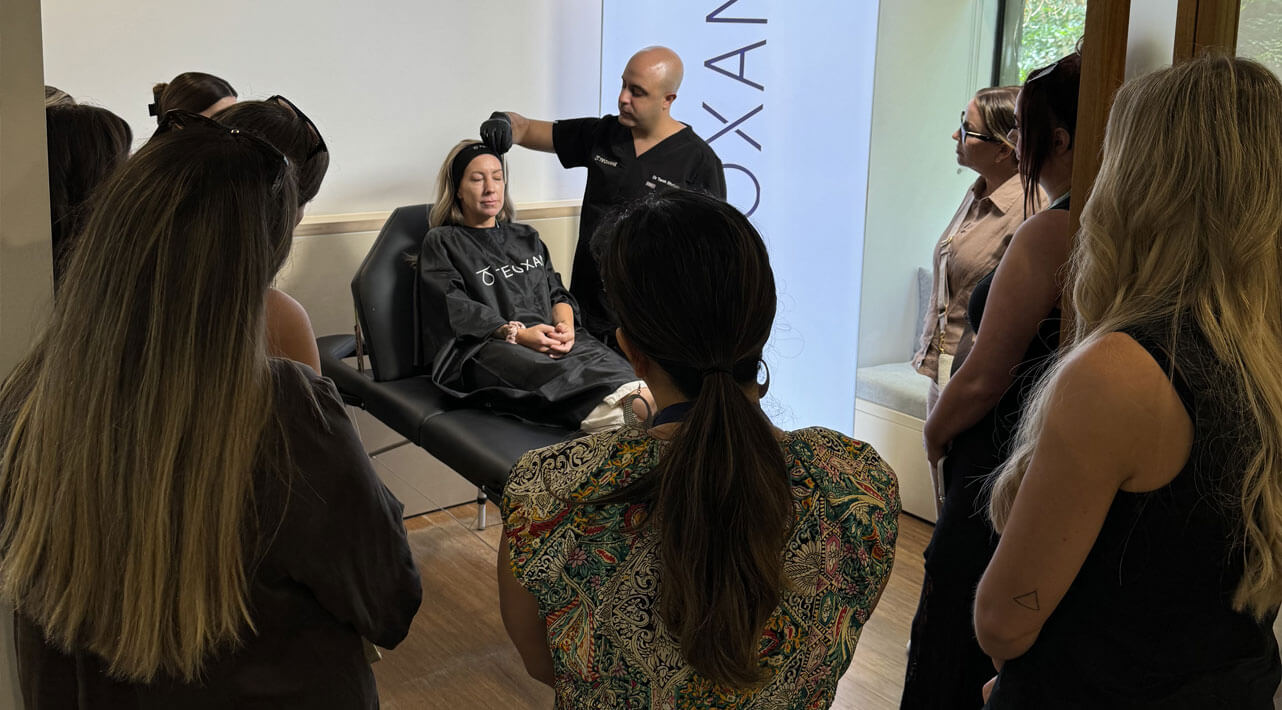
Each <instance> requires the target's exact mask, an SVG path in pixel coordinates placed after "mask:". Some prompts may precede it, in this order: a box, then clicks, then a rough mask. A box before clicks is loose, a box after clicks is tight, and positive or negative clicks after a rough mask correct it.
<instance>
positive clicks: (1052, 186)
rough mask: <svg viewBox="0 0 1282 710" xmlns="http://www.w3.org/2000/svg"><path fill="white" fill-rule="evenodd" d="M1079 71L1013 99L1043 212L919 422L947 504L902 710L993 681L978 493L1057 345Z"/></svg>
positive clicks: (977, 310)
mask: <svg viewBox="0 0 1282 710" xmlns="http://www.w3.org/2000/svg"><path fill="white" fill-rule="evenodd" d="M1080 66H1081V58H1080V56H1079V55H1077V54H1073V55H1070V56H1068V57H1065V58H1064V59H1062V60H1060V61H1059V62H1056V63H1055V64H1053V65H1051V66H1049V67H1046V68H1044V69H1042V70H1040V71H1037V72H1034V73H1033V74H1032V75H1031V77H1030V78H1029V80H1028V81H1027V82H1025V84H1024V86H1023V88H1021V89H1020V92H1019V97H1018V99H1017V100H1016V106H1015V119H1016V128H1015V130H1014V131H1013V132H1012V135H1011V137H1012V138H1013V139H1014V141H1013V142H1014V144H1015V154H1016V155H1017V156H1018V161H1019V163H1018V164H1019V173H1020V177H1021V179H1022V181H1023V183H1024V185H1025V186H1026V190H1025V198H1024V205H1025V206H1024V209H1025V210H1027V211H1029V212H1031V211H1032V208H1033V207H1034V203H1035V201H1036V199H1037V194H1038V193H1037V191H1036V187H1037V186H1040V187H1041V188H1042V189H1043V190H1045V192H1046V194H1047V195H1048V196H1049V197H1050V200H1049V205H1048V206H1047V209H1045V210H1044V211H1042V212H1039V213H1037V214H1035V215H1033V216H1032V217H1029V218H1028V219H1027V220H1026V221H1024V223H1023V224H1021V225H1020V226H1019V228H1018V229H1017V230H1016V231H1015V234H1014V236H1013V237H1011V240H1010V245H1009V246H1008V247H1007V248H1006V252H1005V254H1003V255H1002V257H1001V261H1000V263H999V265H998V266H997V268H996V269H995V270H993V271H992V272H990V273H989V274H987V275H985V276H984V277H983V278H982V279H980V280H979V283H978V284H976V285H975V288H974V291H973V292H972V294H971V298H970V303H969V305H968V308H967V310H968V313H967V317H968V319H969V320H970V324H971V326H972V329H973V331H974V332H975V340H974V345H973V347H972V348H971V351H970V353H969V354H967V355H966V357H965V360H964V362H963V363H962V364H961V366H960V367H959V368H956V374H955V375H953V377H952V379H951V380H950V381H949V382H948V386H947V387H945V388H944V390H943V392H942V393H941V394H940V397H939V401H938V402H937V403H936V405H935V407H934V409H932V410H931V412H930V416H929V417H927V419H926V427H925V431H924V438H925V446H926V456H927V458H928V459H929V460H930V466H931V471H932V472H936V471H938V472H939V473H941V474H942V476H941V477H940V478H941V479H942V481H943V490H942V491H941V494H942V498H943V504H942V506H941V507H940V512H939V516H938V519H937V521H936V523H935V531H934V534H933V535H932V536H931V540H930V545H929V546H927V548H926V555H925V557H926V565H925V575H924V577H923V581H922V592H921V600H920V602H919V603H918V607H917V614H916V616H915V617H914V619H913V627H912V637H911V645H910V647H909V656H908V670H907V674H906V677H905V680H904V695H903V700H902V701H901V705H900V707H901V708H903V709H905V710H907V709H915V708H932V709H936V708H959V709H960V708H968V709H972V710H973V709H976V708H979V707H981V706H982V705H983V696H982V693H981V690H982V689H983V686H984V683H986V682H987V681H988V680H989V679H990V678H992V675H993V673H992V671H993V666H992V662H991V660H990V659H989V657H988V655H987V654H986V653H984V651H983V649H981V648H980V647H979V643H978V642H977V641H976V640H975V632H974V626H973V623H972V614H971V609H972V606H973V603H974V593H975V585H977V584H978V583H979V578H980V576H981V575H982V574H983V572H984V568H985V567H986V566H987V565H988V561H989V560H990V559H992V556H993V550H994V549H995V548H996V545H997V535H996V533H995V532H993V529H992V526H991V524H990V523H989V522H988V518H987V516H986V515H985V510H986V506H987V496H986V494H985V488H986V485H987V484H988V482H989V481H990V479H991V477H992V475H993V471H994V470H995V469H996V468H997V467H998V466H999V465H1000V464H1001V463H1002V461H1003V460H1004V459H1005V457H1006V455H1007V454H1008V453H1009V451H1008V449H1009V446H1010V442H1011V441H1012V438H1013V436H1014V428H1015V426H1016V424H1017V423H1018V421H1019V418H1020V416H1021V413H1022V411H1023V409H1024V403H1025V401H1026V400H1027V398H1028V397H1029V396H1030V392H1031V390H1032V387H1033V385H1034V384H1035V382H1036V381H1037V379H1038V377H1040V375H1041V373H1042V372H1044V371H1045V369H1046V367H1047V366H1048V365H1049V362H1050V360H1051V359H1052V357H1053V354H1054V352H1055V349H1056V347H1057V346H1058V343H1059V327H1060V326H1059V301H1060V295H1061V291H1062V286H1063V282H1062V279H1063V271H1064V265H1065V263H1066V262H1067V260H1068V249H1069V245H1070V244H1071V242H1072V237H1071V234H1070V233H1069V227H1068V207H1069V187H1070V186H1071V185H1072V175H1073V132H1074V127H1075V125H1076V122H1077V84H1078V76H1079V74H1080ZM1016 209H1019V208H1016ZM945 454H946V455H947V458H946V459H945Z"/></svg>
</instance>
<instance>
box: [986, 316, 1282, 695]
mask: <svg viewBox="0 0 1282 710" xmlns="http://www.w3.org/2000/svg"><path fill="white" fill-rule="evenodd" d="M1125 332H1126V333H1127V334H1128V335H1130V336H1131V337H1133V338H1134V339H1135V340H1136V341H1137V342H1138V343H1140V345H1142V346H1143V347H1144V348H1145V349H1146V350H1147V351H1148V352H1149V354H1150V355H1152V357H1153V359H1154V360H1155V361H1157V363H1158V364H1159V365H1160V366H1161V367H1162V368H1163V369H1164V370H1166V371H1167V372H1170V373H1171V375H1172V384H1173V385H1174V386H1175V389H1176V392H1177V393H1178V394H1179V397H1180V401H1181V402H1183V404H1184V407H1185V409H1186V410H1187V411H1188V413H1189V417H1190V418H1192V420H1193V446H1192V450H1191V451H1190V454H1189V459H1188V462H1187V463H1186V464H1185V466H1184V468H1183V469H1182V470H1181V471H1180V473H1179V474H1178V475H1177V476H1176V477H1175V478H1174V479H1173V480H1172V481H1171V482H1170V483H1169V484H1167V485H1166V486H1164V487H1162V488H1159V489H1157V490H1154V491H1148V492H1144V493H1130V492H1126V491H1118V493H1117V495H1116V497H1115V498H1114V499H1113V504H1112V506H1111V507H1110V508H1109V511H1108V515H1107V517H1106V518H1105V520H1104V525H1103V527H1102V528H1101V529H1100V532H1099V536H1098V537H1097V538H1096V541H1095V545H1094V547H1093V548H1092V549H1091V552H1090V554H1089V555H1088V557H1087V559H1086V561H1085V562H1084V563H1083V564H1082V567H1081V570H1080V571H1079V572H1078V574H1077V577H1076V578H1075V579H1074V581H1073V583H1072V585H1071V586H1070V587H1069V589H1068V592H1067V594H1066V595H1065V596H1064V599H1063V601H1061V602H1060V604H1059V606H1058V607H1056V609H1055V611H1054V612H1053V613H1052V614H1051V616H1050V618H1048V619H1047V621H1046V624H1045V626H1043V628H1042V631H1041V633H1040V635H1039V636H1038V638H1037V641H1036V642H1035V643H1034V644H1033V647H1032V648H1031V649H1029V651H1028V652H1027V653H1025V654H1024V655H1023V656H1020V657H1019V658H1015V659H1012V660H1010V661H1008V662H1007V663H1006V665H1005V667H1004V668H1003V669H1002V672H1001V675H1000V678H999V679H998V683H997V686H996V688H995V689H994V691H993V695H992V698H991V699H990V701H989V705H988V707H989V708H991V709H992V710H1002V709H1005V708H1048V709H1053V708H1128V709H1131V708H1163V709H1169V708H1190V709H1193V708H1197V709H1198V710H1203V709H1209V708H1245V709H1254V708H1259V709H1261V710H1264V709H1266V708H1267V709H1271V708H1272V707H1273V701H1272V697H1273V693H1274V691H1275V690H1276V688H1277V686H1278V681H1279V679H1280V678H1282V665H1280V664H1279V660H1278V648H1277V643H1276V641H1275V640H1274V636H1273V631H1272V623H1273V619H1274V617H1275V616H1276V612H1277V610H1276V609H1275V610H1274V613H1272V614H1270V615H1269V616H1268V618H1267V619H1265V620H1263V621H1256V620H1254V619H1253V618H1251V617H1250V616H1249V615H1248V614H1243V613H1239V612H1236V611H1234V610H1233V608H1232V598H1233V593H1234V590H1235V589H1236V588H1237V585H1238V582H1239V580H1241V578H1242V575H1243V547H1242V542H1241V528H1242V523H1241V515H1240V512H1241V511H1240V498H1239V492H1238V491H1239V489H1238V486H1239V484H1240V481H1241V477H1242V474H1243V471H1244V467H1245V465H1246V461H1247V457H1248V456H1249V455H1250V453H1251V452H1252V451H1254V450H1255V448H1256V447H1257V446H1258V443H1257V442H1258V441H1259V438H1258V433H1256V431H1255V430H1254V424H1253V422H1252V421H1251V419H1250V414H1249V410H1247V409H1246V407H1245V398H1244V396H1243V394H1242V392H1241V391H1240V388H1239V387H1238V386H1237V385H1236V383H1235V381H1234V378H1233V376H1232V373H1231V371H1230V370H1229V369H1228V368H1227V367H1225V366H1224V365H1223V364H1222V363H1221V362H1219V361H1218V360H1217V359H1216V358H1215V356H1214V353H1213V351H1212V349H1211V346H1210V344H1209V343H1208V342H1207V341H1206V339H1205V337H1204V336H1203V335H1202V334H1201V332H1200V330H1199V329H1198V328H1197V326H1196V325H1195V324H1194V323H1193V321H1192V318H1191V317H1186V318H1184V319H1183V320H1182V322H1181V323H1180V325H1179V326H1178V328H1176V327H1172V326H1171V325H1170V324H1158V325H1153V326H1145V327H1137V328H1133V329H1130V330H1127V331H1125ZM1089 444H1090V442H1082V445H1083V446H1088V445H1089Z"/></svg>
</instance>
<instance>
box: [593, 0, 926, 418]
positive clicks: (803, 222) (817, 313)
mask: <svg viewBox="0 0 1282 710" xmlns="http://www.w3.org/2000/svg"><path fill="white" fill-rule="evenodd" d="M898 1H899V0H887V2H885V3H881V4H883V5H891V4H894V3H896V2H898ZM877 7H878V2H876V1H875V0H861V1H859V2H831V1H830V2H823V3H813V2H812V3H806V2H789V1H788V0H736V1H735V2H725V0H714V1H711V2H689V0H650V1H649V2H646V3H628V2H621V1H620V2H610V3H607V4H606V6H605V16H604V19H603V21H602V26H603V36H604V40H603V46H602V62H601V65H602V73H603V76H602V98H603V101H602V103H603V104H604V105H603V107H602V108H603V109H605V110H616V109H613V106H614V105H615V97H616V96H617V92H618V73H619V71H620V69H621V68H622V67H623V65H624V64H625V63H626V61H627V58H628V57H629V56H630V55H631V54H632V53H633V52H634V51H636V49H637V48H639V47H642V46H645V45H647V44H654V43H660V44H665V45H667V46H669V47H671V48H672V49H674V50H675V51H677V52H678V53H679V54H680V55H681V57H682V59H683V61H684V63H685V80H684V82H683V83H682V85H681V91H680V93H679V95H678V98H677V102H676V103H675V104H674V105H673V110H672V113H673V116H674V117H676V118H677V119H679V120H681V121H684V122H686V123H689V124H690V125H691V126H692V127H693V128H694V130H695V132H696V133H697V134H699V135H700V136H703V137H704V138H705V139H706V140H708V141H709V145H710V146H711V147H712V149H713V150H714V151H716V153H717V155H718V157H720V158H721V161H722V162H723V164H724V165H725V166H726V197H727V200H728V201H729V202H730V203H731V204H733V205H735V206H736V207H738V208H739V209H740V210H742V211H744V212H745V213H746V214H748V215H749V217H750V218H751V220H752V222H753V224H754V225H756V227H757V229H758V230H760V231H761V233H762V236H763V237H764V239H765V242H766V245H767V246H768V248H769V249H770V260H771V265H772V266H773V268H774V275H775V284H776V289H777V291H778V296H779V307H778V311H777V313H776V316H775V323H774V325H775V327H774V330H773V332H772V333H771V337H770V342H769V344H768V345H767V347H766V351H765V359H766V362H767V364H768V365H769V367H770V395H769V396H768V397H767V401H766V402H765V403H764V407H765V410H766V411H767V412H768V413H769V414H770V415H771V418H772V419H773V421H774V422H775V423H776V424H777V425H779V426H782V427H793V426H803V425H823V426H828V427H831V428H833V429H837V430H840V431H846V432H849V431H850V427H851V424H852V423H853V421H854V396H853V395H854V390H855V361H856V352H855V351H856V345H857V343H858V340H857V335H856V333H857V326H856V323H855V312H856V310H857V308H858V300H859V292H858V283H859V278H860V273H861V271H862V269H861V264H860V259H861V258H862V253H863V248H862V244H861V243H860V242H861V239H862V235H863V231H864V230H863V226H864V194H865V192H866V191H867V180H868V175H869V174H868V144H869V130H870V124H871V114H872V110H871V104H872V95H873V67H874V61H875V53H876V47H877V45H878V44H879V42H880V40H879V38H878V36H877V22H876V20H877ZM885 41H887V42H898V41H902V38H887V39H886V40H885ZM710 62H711V64H712V66H711V67H710V66H709V63H710ZM713 67H716V68H717V69H721V70H722V71H717V70H716V69H714V68H713ZM740 71H741V72H742V76H738V75H737V74H738V72H740ZM725 72H728V73H729V74H730V75H727V73H725ZM714 112H715V113H714ZM730 125H735V126H737V127H736V128H735V129H733V130H732V129H730V128H729V126H730Z"/></svg>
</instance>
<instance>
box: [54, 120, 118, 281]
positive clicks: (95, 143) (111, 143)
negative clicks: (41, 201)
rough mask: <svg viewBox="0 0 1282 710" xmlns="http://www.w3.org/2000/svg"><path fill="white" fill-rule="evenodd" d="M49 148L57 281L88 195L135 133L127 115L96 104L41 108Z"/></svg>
mask: <svg viewBox="0 0 1282 710" xmlns="http://www.w3.org/2000/svg"><path fill="white" fill-rule="evenodd" d="M45 134H46V136H47V137H48V149H49V222H50V225H51V227H52V230H53V273H54V283H55V284H57V283H58V282H59V281H60V280H61V275H62V269H63V266H64V265H65V263H66V258H67V253H68V252H69V251H70V249H71V247H72V244H73V241H74V239H75V237H76V235H77V234H78V233H79V232H80V230H81V229H82V228H83V227H84V224H85V222H86V221H88V217H89V212H90V209H91V207H92V202H91V198H92V197H93V195H94V191H95V190H97V189H98V186H99V185H101V184H102V183H103V182H104V181H105V180H106V179H107V178H108V177H110V176H111V174H112V173H113V172H115V171H116V169H117V168H119V167H120V165H121V164H122V163H124V162H125V159H126V158H128V157H129V144H130V142H131V141H132V140H133V131H131V130H130V129H129V124H128V123H126V122H125V119H123V118H121V117H119V116H117V115H116V114H114V113H112V112H111V111H108V110H107V109H105V108H99V107H97V106H88V105H85V104H55V105H52V106H46V107H45Z"/></svg>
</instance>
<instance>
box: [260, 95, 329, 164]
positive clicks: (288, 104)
mask: <svg viewBox="0 0 1282 710" xmlns="http://www.w3.org/2000/svg"><path fill="white" fill-rule="evenodd" d="M267 100H268V101H274V102H276V103H278V104H280V105H281V106H284V107H285V108H287V109H289V110H290V111H293V112H294V115H295V116H298V117H299V118H301V119H303V123H306V124H307V130H308V131H309V132H311V134H312V136H314V137H315V138H316V145H314V146H312V151H311V152H310V153H308V154H307V157H306V158H304V159H303V162H307V161H308V160H311V159H312V158H314V157H315V156H316V154H317V153H320V152H322V151H324V152H326V153H328V152H329V148H328V147H326V145H325V139H324V138H322V137H321V134H320V129H318V128H316V124H315V123H313V122H312V119H310V118H308V117H307V114H305V113H303V111H302V109H300V108H298V107H297V106H295V105H294V102H293V101H290V100H289V99H287V98H285V97H284V96H281V95H280V94H276V95H275V96H272V97H270V98H268V99H267Z"/></svg>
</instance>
